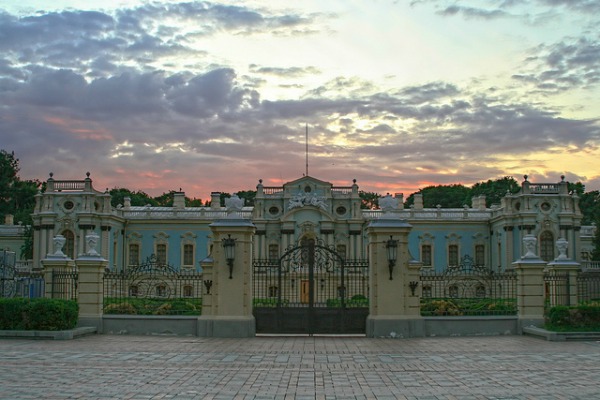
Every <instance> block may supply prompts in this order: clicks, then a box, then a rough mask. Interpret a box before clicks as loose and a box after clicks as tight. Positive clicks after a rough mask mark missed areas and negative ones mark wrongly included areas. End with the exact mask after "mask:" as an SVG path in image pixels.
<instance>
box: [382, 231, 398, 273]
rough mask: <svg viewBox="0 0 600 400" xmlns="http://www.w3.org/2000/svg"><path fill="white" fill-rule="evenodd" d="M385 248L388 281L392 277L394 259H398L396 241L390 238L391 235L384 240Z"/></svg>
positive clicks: (394, 264)
mask: <svg viewBox="0 0 600 400" xmlns="http://www.w3.org/2000/svg"><path fill="white" fill-rule="evenodd" d="M385 248H386V250H387V258H388V268H389V269H390V281H391V280H392V279H393V278H392V272H393V271H394V267H395V266H396V260H397V259H398V241H397V240H394V239H392V235H390V238H389V239H388V240H387V241H386V242H385Z"/></svg>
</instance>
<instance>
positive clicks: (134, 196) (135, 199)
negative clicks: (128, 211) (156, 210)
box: [108, 188, 158, 207]
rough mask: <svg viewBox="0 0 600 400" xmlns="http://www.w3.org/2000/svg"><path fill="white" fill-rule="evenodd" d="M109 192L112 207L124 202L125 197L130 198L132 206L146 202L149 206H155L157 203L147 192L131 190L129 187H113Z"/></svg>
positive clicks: (143, 204)
mask: <svg viewBox="0 0 600 400" xmlns="http://www.w3.org/2000/svg"><path fill="white" fill-rule="evenodd" d="M108 193H109V194H110V204H111V205H112V206H113V207H117V206H118V205H119V204H121V205H124V204H125V197H129V198H130V199H131V205H132V206H145V205H146V204H150V205H151V206H156V205H158V203H157V202H156V200H154V199H153V198H152V197H150V196H149V195H148V194H146V193H144V192H142V191H141V190H140V191H137V192H132V191H131V190H129V189H125V188H113V189H111V190H110V191H109V192H108Z"/></svg>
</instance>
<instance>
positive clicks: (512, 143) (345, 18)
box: [0, 0, 600, 199]
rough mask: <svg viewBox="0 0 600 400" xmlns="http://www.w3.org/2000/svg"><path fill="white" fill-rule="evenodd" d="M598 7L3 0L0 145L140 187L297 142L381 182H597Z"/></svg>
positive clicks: (312, 166) (240, 176)
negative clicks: (504, 179)
mask: <svg viewBox="0 0 600 400" xmlns="http://www.w3.org/2000/svg"><path fill="white" fill-rule="evenodd" d="M599 26H600V1H598V0H395V1H387V0H328V1H322V0H302V1H296V2H287V1H279V0H271V1H268V0H250V1H239V0H238V1H212V2H195V1H190V2H179V1H150V2H148V1H143V2H142V1H137V0H123V1H117V0H113V1H110V0H102V1H94V0H64V1H61V0H53V1H52V2H49V1H41V0H38V1H34V0H19V1H14V0H0V149H4V150H6V151H14V152H15V155H16V157H17V158H19V160H20V161H19V162H20V168H21V169H20V173H19V175H20V177H21V178H22V179H39V180H46V179H47V178H48V176H49V175H48V174H49V173H50V172H52V173H53V174H54V179H57V180H62V179H66V180H71V179H83V178H85V174H86V172H90V173H91V178H92V179H93V181H94V187H95V188H96V189H98V190H104V189H105V188H109V189H110V188H115V187H119V188H128V189H130V190H134V191H137V190H141V191H144V192H146V193H148V194H150V195H152V196H157V195H160V194H162V193H165V192H168V191H170V190H180V189H181V190H183V191H185V192H186V195H187V196H188V197H191V198H201V199H208V198H209V197H210V192H211V191H222V192H228V193H233V192H236V191H238V190H253V189H255V188H256V185H257V184H258V182H259V179H262V181H263V184H264V185H265V186H281V185H282V184H283V183H285V182H289V181H292V180H295V179H297V178H300V177H301V176H302V175H303V174H305V173H306V169H307V167H306V159H307V158H308V174H309V175H310V176H313V177H315V178H318V179H321V180H324V181H328V182H331V183H333V184H334V185H336V186H350V185H351V184H352V181H353V179H356V180H357V184H358V185H359V187H360V189H361V190H365V191H370V192H377V193H380V194H385V193H404V194H405V196H408V195H409V194H411V193H414V192H416V191H417V190H419V189H420V188H424V187H426V186H430V185H447V184H463V185H467V186H470V185H472V184H475V183H477V182H481V181H487V180H488V179H498V178H502V177H504V176H512V177H514V178H515V179H516V180H517V181H519V182H521V181H522V180H523V175H528V176H529V180H530V181H531V182H534V183H536V182H537V183H548V182H558V181H560V180H561V175H565V177H566V180H568V181H570V182H582V183H584V184H585V185H586V190H587V191H590V190H598V189H600V28H598V27H599ZM306 131H308V141H307V140H306V138H307V135H306ZM307 142H308V146H306V144H307ZM307 147H308V152H307V151H306V148H307ZM307 155H308V157H307Z"/></svg>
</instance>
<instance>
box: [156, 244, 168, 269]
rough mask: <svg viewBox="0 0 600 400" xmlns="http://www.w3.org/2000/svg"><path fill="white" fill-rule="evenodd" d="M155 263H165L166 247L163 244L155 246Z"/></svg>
mask: <svg viewBox="0 0 600 400" xmlns="http://www.w3.org/2000/svg"><path fill="white" fill-rule="evenodd" d="M156 262H157V263H158V264H166V263H167V245H166V244H165V243H157V244H156Z"/></svg>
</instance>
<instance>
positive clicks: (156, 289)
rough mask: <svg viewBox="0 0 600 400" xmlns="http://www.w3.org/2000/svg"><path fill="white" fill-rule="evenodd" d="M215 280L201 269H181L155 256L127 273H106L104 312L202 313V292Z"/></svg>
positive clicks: (145, 313)
mask: <svg viewBox="0 0 600 400" xmlns="http://www.w3.org/2000/svg"><path fill="white" fill-rule="evenodd" d="M211 285H212V282H209V281H203V280H202V274H201V273H197V272H180V271H177V270H175V269H174V268H173V266H171V265H169V264H164V263H160V262H159V261H158V260H157V259H156V257H155V256H154V255H152V256H150V257H149V258H148V259H147V260H146V262H144V263H142V264H140V265H139V266H135V267H132V268H131V269H129V270H127V271H124V272H106V273H105V274H104V313H105V314H141V315H200V314H201V312H202V293H203V292H204V291H205V290H210V286H211Z"/></svg>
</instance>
